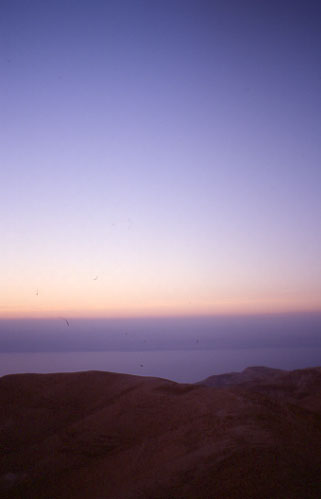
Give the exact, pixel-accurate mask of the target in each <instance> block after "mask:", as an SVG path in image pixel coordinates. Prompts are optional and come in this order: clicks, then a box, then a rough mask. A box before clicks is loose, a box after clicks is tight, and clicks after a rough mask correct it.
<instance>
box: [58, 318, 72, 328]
mask: <svg viewBox="0 0 321 499" xmlns="http://www.w3.org/2000/svg"><path fill="white" fill-rule="evenodd" d="M60 319H61V320H63V321H65V323H66V324H67V326H68V327H70V324H69V321H67V319H65V317H60Z"/></svg>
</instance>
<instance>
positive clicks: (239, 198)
mask: <svg viewBox="0 0 321 499" xmlns="http://www.w3.org/2000/svg"><path fill="white" fill-rule="evenodd" d="M320 18H321V7H320V3H319V2H311V1H306V2H303V1H300V2H296V1H293V0H292V1H286V0H285V1H274V0H272V1H257V0H255V1H254V0H253V1H246V0H245V1H243V2H240V1H239V0H232V1H225V0H224V1H223V0H222V1H215V0H213V1H205V0H204V1H203V0H194V1H188V0H184V1H177V0H170V1H167V0H145V1H139V0H124V1H122V0H117V1H99V0H93V1H88V0H86V1H82V0H63V1H60V0H55V1H43V0H39V1H35V0H30V1H26V0H20V1H16V0H2V1H1V4H0V75H1V78H0V92H1V94H0V168H1V174H0V231H1V232H0V317H20V316H34V317H46V316H55V315H57V314H65V315H66V314H68V316H75V317H77V316H79V317H81V316H126V315H136V316H139V315H175V314H178V315H180V314H183V315H186V314H220V313H225V314H226V313H227V314H234V313H252V312H254V313H258V312H283V311H302V310H316V311H317V310H319V311H320V310H321V258H320V255H321V222H320V214H321V195H320V191H321V161H320V160H321V150H320V147H321V140H320V137H321V98H320V96H321V57H320V47H321V30H320ZM96 276H98V278H97V279H95V277H96Z"/></svg>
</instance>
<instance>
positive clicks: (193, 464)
mask: <svg viewBox="0 0 321 499" xmlns="http://www.w3.org/2000/svg"><path fill="white" fill-rule="evenodd" d="M223 376H225V378H224V377H222V376H214V377H211V378H208V379H207V380H205V381H203V382H201V383H200V384H196V385H185V384H178V383H174V382H171V381H168V380H163V379H158V378H145V377H139V376H130V375H124V374H114V373H108V372H82V373H68V374H41V375H40V374H37V375H36V374H23V375H11V376H4V377H3V378H0V446H1V449H2V452H1V461H0V491H1V494H0V495H1V497H4V498H5V497H7V498H22V497H23V498H33V499H34V498H36V499H38V498H39V499H41V498H48V499H49V498H55V499H58V498H68V499H70V498H97V499H98V498H99V499H100V498H113V499H118V498H119V499H123V498H124V499H125V498H126V499H127V498H162V499H164V498H202V499H205V498H211V499H212V498H220V499H221V498H223V499H224V498H271V497H273V498H282V499H284V498H305V497H306V498H316V497H321V481H320V469H321V445H320V443H321V438H320V437H321V368H313V369H304V370H299V371H292V372H287V371H279V370H270V369H267V368H248V369H247V370H245V371H243V373H232V374H229V375H223Z"/></svg>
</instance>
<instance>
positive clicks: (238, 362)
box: [0, 347, 321, 383]
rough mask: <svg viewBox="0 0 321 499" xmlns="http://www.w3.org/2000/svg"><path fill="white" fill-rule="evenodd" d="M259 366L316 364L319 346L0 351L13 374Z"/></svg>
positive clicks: (177, 373)
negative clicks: (38, 351) (125, 350)
mask: <svg viewBox="0 0 321 499" xmlns="http://www.w3.org/2000/svg"><path fill="white" fill-rule="evenodd" d="M258 365H264V366H268V367H276V368H281V369H301V368H305V367H312V366H317V365H321V348H311V347H306V348H304V347H300V348H249V349H217V350H214V349H213V350H161V351H137V352H136V351H133V352H124V351H114V352H111V351H102V352H59V353H55V352H50V353H47V352H45V353H1V354H0V376H3V375H5V374H14V373H24V372H29V373H30V372H33V373H48V372H73V371H87V370H100V371H113V372H119V373H128V374H138V375H141V376H157V377H161V378H167V379H171V380H174V381H178V382H187V383H189V382H196V381H200V380H201V379H204V378H206V377H208V376H211V375H212V374H221V373H226V372H230V371H240V370H242V369H244V368H245V367H248V366H258Z"/></svg>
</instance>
